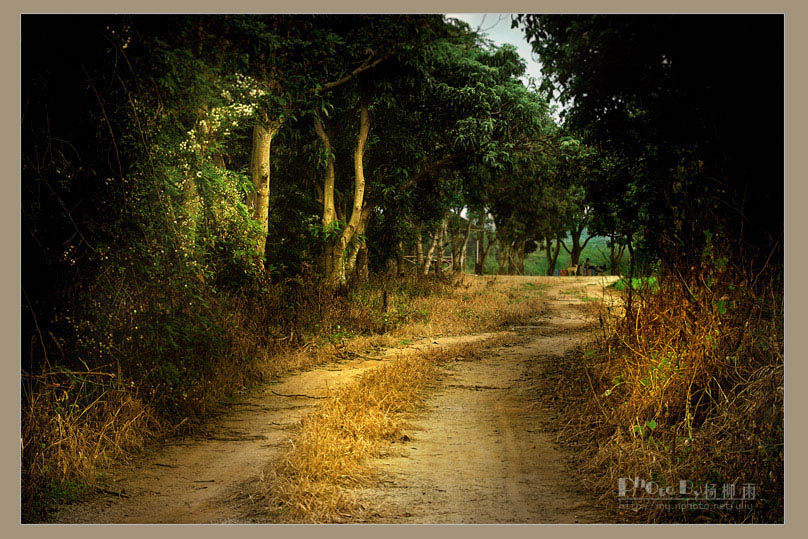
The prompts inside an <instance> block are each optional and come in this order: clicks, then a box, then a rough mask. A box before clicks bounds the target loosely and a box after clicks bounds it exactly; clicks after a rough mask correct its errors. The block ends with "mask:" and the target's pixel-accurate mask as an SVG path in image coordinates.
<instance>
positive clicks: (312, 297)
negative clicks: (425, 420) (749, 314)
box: [22, 275, 541, 521]
mask: <svg viewBox="0 0 808 539" xmlns="http://www.w3.org/2000/svg"><path fill="white" fill-rule="evenodd" d="M116 290H117V289H116ZM385 291H386V294H385ZM158 292H159V291H157V292H155V291H152V292H148V291H147V290H139V291H137V292H135V291H133V292H132V293H128V294H118V295H116V298H119V299H118V300H117V301H118V303H116V304H114V305H107V304H105V303H103V302H102V301H100V300H99V301H97V302H94V305H96V306H97V307H94V308H95V309H97V310H96V311H94V312H93V317H94V318H93V320H95V322H94V323H91V324H88V325H87V327H89V328H90V329H91V330H92V332H93V333H90V334H89V336H87V337H86V341H87V342H89V343H91V345H92V346H90V345H87V346H85V347H84V348H79V347H76V348H75V349H74V350H72V351H69V350H68V349H67V346H66V345H65V344H59V343H58V342H57V341H56V339H55V338H54V339H53V341H54V342H55V343H56V345H55V346H58V350H57V349H54V350H53V353H52V354H51V357H56V356H57V354H56V352H57V351H58V353H59V355H61V356H62V357H63V358H66V359H65V361H63V364H62V365H61V366H56V367H50V366H48V367H47V369H44V370H43V371H42V372H39V373H36V374H35V375H29V376H28V377H27V378H26V379H25V383H24V391H23V402H22V472H23V474H22V494H23V504H22V506H23V519H24V520H25V521H31V520H40V519H42V518H43V516H44V514H45V513H46V511H47V510H49V509H50V508H52V507H53V506H54V505H55V504H58V503H64V502H65V501H71V500H74V499H76V498H78V497H80V496H81V495H82V494H83V493H85V492H87V491H88V490H91V489H92V488H94V487H96V486H98V485H99V484H101V483H99V481H98V479H99V475H100V474H102V473H103V471H104V469H105V468H106V467H107V466H108V465H109V464H110V463H112V462H114V461H116V460H120V459H124V458H126V457H129V456H131V455H133V454H135V453H137V452H138V451H140V450H142V449H143V448H144V447H147V446H149V445H150V444H152V443H154V442H159V441H160V440H161V439H164V438H165V437H167V436H173V435H176V434H180V433H187V432H191V431H192V430H193V429H194V428H195V427H196V426H197V425H199V424H201V423H202V422H203V421H204V419H205V418H206V417H208V416H209V415H210V414H211V413H212V412H215V411H216V410H218V409H219V407H220V406H219V404H220V402H221V401H223V400H226V399H227V398H228V397H229V396H231V395H233V394H234V393H236V392H243V391H247V390H249V389H250V388H251V387H254V386H256V385H259V384H261V383H263V382H266V381H269V380H272V379H277V378H279V377H281V376H284V375H286V374H289V373H292V372H295V371H299V370H303V369H308V368H312V367H314V366H317V365H321V364H325V363H328V362H331V361H334V360H339V359H350V358H352V357H355V355H356V354H364V353H367V352H368V351H370V350H374V349H379V348H394V347H399V346H406V345H407V344H408V342H409V340H410V339H413V338H417V337H423V336H436V335H446V334H454V335H462V334H469V333H475V332H479V331H485V330H491V329H495V328H499V327H502V326H505V325H508V324H516V323H521V322H523V321H525V320H527V319H528V318H529V317H530V316H531V315H533V314H535V313H536V312H537V311H538V310H539V309H540V307H541V290H538V289H537V290H524V289H522V288H521V286H520V285H514V284H512V283H503V282H501V281H499V280H495V279H493V278H478V277H473V276H466V277H465V278H464V279H463V280H462V281H461V282H460V283H455V284H449V283H446V282H443V281H439V280H437V279H434V278H429V279H424V278H420V277H417V276H414V275H410V276H408V277H406V278H402V279H394V280H388V279H384V278H376V279H374V280H371V281H369V282H367V283H364V284H362V285H360V286H358V287H357V288H355V289H353V290H351V291H348V292H347V293H346V292H342V291H330V290H325V289H322V288H318V287H317V286H315V285H314V284H312V283H305V282H297V281H295V282H287V283H280V284H278V285H274V287H272V288H269V289H265V290H262V291H261V292H260V293H259V294H257V295H240V296H230V295H225V294H222V295H220V296H218V297H214V298H208V305H209V306H208V307H206V308H205V309H204V310H203V311H202V314H203V315H204V317H205V319H206V320H212V321H215V324H216V326H215V327H216V328H219V330H218V333H216V334H215V337H214V338H211V339H209V340H206V341H205V342H206V343H208V344H200V343H199V342H198V341H196V340H194V339H192V340H191V346H193V347H194V349H193V350H190V349H189V350H183V349H179V350H173V349H168V348H166V347H165V346H164V345H163V344H161V342H160V339H161V338H162V335H163V334H164V333H165V328H164V327H163V326H161V325H160V324H162V322H161V320H163V318H161V317H160V316H157V314H155V313H153V311H154V309H155V308H156V307H155V306H156V305H158V306H159V305H160V301H161V296H159V295H157V296H153V295H150V294H157V293H158ZM385 295H386V296H387V309H386V310H384V309H383V305H384V303H385V302H384V296H385ZM121 298H122V299H121ZM98 321H103V324H101V323H98ZM101 327H103V328H104V329H103V334H102V331H101V330H100V329H97V328H101ZM137 328H140V329H139V330H138V331H139V332H140V333H138V331H134V330H135V329H137ZM206 339H207V337H206ZM89 348H93V349H103V350H107V351H109V353H107V354H106V355H105V354H96V353H95V352H92V351H90V352H89V353H88V349H89ZM167 353H170V354H175V356H176V357H175V358H173V359H171V360H170V361H169V362H166V360H165V358H166V357H167V356H166V354H167ZM71 356H73V357H78V358H83V359H82V360H79V361H73V362H72V363H71V362H70V361H69V360H68V359H69V358H70V357H71ZM84 362H86V363H89V365H90V367H87V365H86V363H84ZM116 363H118V364H120V365H121V369H122V370H121V371H120V379H119V378H118V372H116V370H115V369H114V368H111V367H110V365H115V364H116ZM76 364H77V365H78V366H77V365H76ZM65 365H67V367H65ZM166 366H168V367H171V369H170V370H168V371H166V370H165V367H166ZM88 370H92V371H93V372H96V373H97V372H104V373H106V374H108V375H110V376H101V375H98V374H90V375H86V374H80V373H81V372H84V371H88ZM110 371H112V372H110ZM166 373H167V374H166ZM169 375H170V376H169Z"/></svg>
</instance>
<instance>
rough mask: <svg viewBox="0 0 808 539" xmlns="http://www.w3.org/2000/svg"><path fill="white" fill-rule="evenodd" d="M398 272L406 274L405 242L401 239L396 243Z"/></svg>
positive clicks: (400, 275) (398, 273)
mask: <svg viewBox="0 0 808 539" xmlns="http://www.w3.org/2000/svg"><path fill="white" fill-rule="evenodd" d="M396 274H397V275H398V276H399V277H403V276H404V242H403V241H401V240H399V242H398V243H397V244H396Z"/></svg>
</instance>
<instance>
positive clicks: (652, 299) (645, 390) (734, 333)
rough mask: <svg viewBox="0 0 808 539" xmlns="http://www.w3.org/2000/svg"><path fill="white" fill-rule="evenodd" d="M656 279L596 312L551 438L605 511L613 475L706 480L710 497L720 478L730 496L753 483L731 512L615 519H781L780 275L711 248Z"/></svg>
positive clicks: (650, 511)
mask: <svg viewBox="0 0 808 539" xmlns="http://www.w3.org/2000/svg"><path fill="white" fill-rule="evenodd" d="M716 250H717V249H716ZM659 282H660V284H659V288H658V290H656V291H655V290H654V289H652V288H650V287H645V288H642V289H639V290H637V291H635V293H634V295H633V300H634V301H633V302H632V303H631V304H627V305H625V310H624V311H623V310H622V308H621V315H620V316H609V313H604V314H603V315H602V316H601V319H602V321H603V332H602V335H601V337H600V339H599V342H598V343H597V345H596V346H595V347H594V348H591V349H590V350H588V351H587V352H586V353H585V354H584V355H583V357H576V358H574V360H572V362H570V360H568V362H567V365H566V367H567V368H566V369H562V373H563V374H562V375H560V376H561V378H562V379H561V380H560V381H559V387H560V388H564V393H566V394H567V395H566V399H565V400H564V402H565V406H564V407H563V409H559V418H558V420H557V421H556V424H557V425H558V426H559V428H560V430H559V434H560V436H561V438H562V439H564V440H565V441H566V443H568V444H571V445H575V446H576V449H577V450H578V451H577V453H578V455H579V458H580V462H579V465H580V466H581V467H582V469H583V470H584V472H585V474H584V476H585V477H588V478H589V479H588V481H589V482H590V483H591V485H590V486H591V487H592V488H593V489H596V490H597V491H599V492H602V493H603V501H605V502H606V503H607V504H608V505H610V506H611V507H612V508H613V509H615V511H617V509H618V497H617V487H618V480H619V478H621V477H628V478H634V477H640V478H642V479H644V480H645V481H652V480H653V481H655V482H656V483H657V484H662V485H672V486H674V487H675V488H676V489H678V487H679V481H680V480H687V481H692V483H693V484H694V485H696V486H697V487H700V488H701V489H705V488H707V487H708V486H709V485H714V486H715V488H716V489H717V496H718V497H720V496H721V495H722V489H723V486H724V484H728V485H732V486H731V487H729V488H731V489H734V492H735V494H736V497H740V496H741V493H742V492H743V488H744V487H745V486H747V485H754V486H755V490H756V499H755V500H754V501H753V502H752V503H751V504H750V506H749V507H748V508H746V509H744V510H741V511H738V510H733V509H728V508H721V507H720V506H719V504H714V505H710V506H709V507H708V508H707V509H698V510H687V511H681V510H679V511H677V510H675V509H674V510H669V509H667V508H665V506H664V505H662V504H654V503H651V504H649V505H647V506H646V507H645V508H643V509H642V510H640V511H639V512H638V513H636V514H635V513H631V512H628V513H624V514H622V515H621V516H622V517H623V518H625V519H628V520H632V519H640V520H644V521H647V522H674V521H684V522H782V520H783V388H784V378H783V288H782V274H781V273H777V272H776V271H768V270H767V271H764V272H760V271H758V272H752V271H748V270H747V271H744V270H743V269H742V268H737V267H730V264H729V263H728V261H727V257H719V256H717V255H712V254H711V256H710V257H709V258H706V259H705V260H703V261H702V263H701V265H699V266H693V267H691V271H690V272H688V273H687V274H683V273H682V272H679V271H669V272H667V273H666V272H665V271H664V270H663V274H662V278H661V279H660V281H659ZM561 425H564V426H563V428H561V427H560V426H561ZM584 433H586V434H584ZM590 433H591V434H590ZM634 495H637V496H642V495H646V492H645V491H638V492H636V493H634ZM649 496H650V495H649Z"/></svg>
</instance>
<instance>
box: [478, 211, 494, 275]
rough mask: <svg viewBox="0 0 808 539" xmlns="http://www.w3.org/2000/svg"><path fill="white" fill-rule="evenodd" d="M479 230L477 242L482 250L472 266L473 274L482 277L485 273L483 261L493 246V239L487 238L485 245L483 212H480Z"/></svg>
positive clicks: (485, 234)
mask: <svg viewBox="0 0 808 539" xmlns="http://www.w3.org/2000/svg"><path fill="white" fill-rule="evenodd" d="M479 226H480V229H479V231H478V232H477V235H478V241H479V242H480V245H481V246H482V248H483V252H482V255H480V256H479V257H478V259H477V262H476V264H475V265H474V273H476V274H477V275H483V274H484V273H485V261H486V259H487V258H488V254H489V253H490V252H491V247H492V246H493V245H494V241H495V239H494V238H492V237H488V244H487V245H486V244H485V240H486V236H488V235H487V233H486V231H485V210H482V211H480V221H479Z"/></svg>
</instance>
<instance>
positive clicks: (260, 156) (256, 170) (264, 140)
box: [249, 112, 279, 266]
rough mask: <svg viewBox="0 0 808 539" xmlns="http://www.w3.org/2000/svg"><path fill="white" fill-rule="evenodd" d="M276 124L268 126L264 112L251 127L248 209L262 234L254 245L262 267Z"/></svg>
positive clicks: (264, 256) (267, 230) (267, 222)
mask: <svg viewBox="0 0 808 539" xmlns="http://www.w3.org/2000/svg"><path fill="white" fill-rule="evenodd" d="M278 129H279V126H278V125H277V124H270V122H269V118H268V117H267V114H266V112H264V113H261V114H260V115H259V116H258V118H257V119H256V121H255V125H254V126H253V138H252V154H251V156H250V180H251V181H252V186H253V192H252V193H250V198H249V207H250V209H251V211H252V218H253V219H255V220H256V221H258V223H260V225H261V230H262V234H261V237H260V238H259V239H258V244H257V245H256V252H257V254H258V256H259V260H260V261H261V265H262V266H263V263H264V259H265V258H266V241H267V233H268V232H269V153H270V147H271V145H272V138H273V137H274V136H275V134H276V133H277V132H278Z"/></svg>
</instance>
